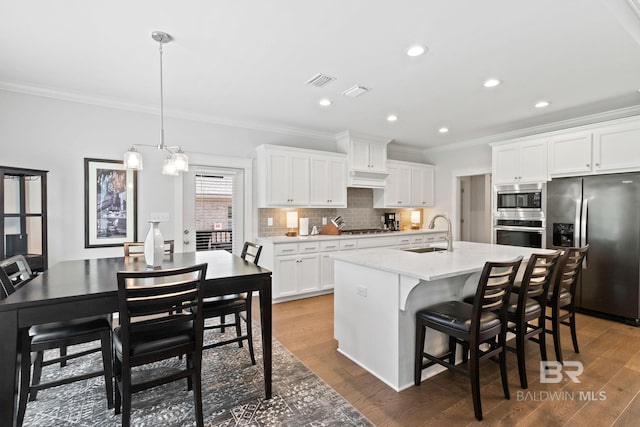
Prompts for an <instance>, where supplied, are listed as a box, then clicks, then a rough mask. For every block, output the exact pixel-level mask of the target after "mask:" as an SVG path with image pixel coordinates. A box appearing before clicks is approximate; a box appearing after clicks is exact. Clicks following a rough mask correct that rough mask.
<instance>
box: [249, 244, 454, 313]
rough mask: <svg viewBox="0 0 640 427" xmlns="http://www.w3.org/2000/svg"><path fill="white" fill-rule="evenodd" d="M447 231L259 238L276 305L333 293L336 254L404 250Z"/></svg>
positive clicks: (261, 259)
mask: <svg viewBox="0 0 640 427" xmlns="http://www.w3.org/2000/svg"><path fill="white" fill-rule="evenodd" d="M444 237H445V233H444V232H435V233H434V232H429V233H406V234H404V233H403V234H400V233H399V234H393V235H387V236H380V235H377V236H369V237H361V238H357V239H354V238H340V237H336V238H334V239H327V240H315V241H298V242H296V243H293V242H273V241H272V240H270V239H269V238H259V239H258V243H260V244H262V245H263V247H262V256H261V257H260V266H261V267H264V268H267V269H269V270H271V271H272V272H273V277H272V286H273V288H272V293H273V299H274V301H275V302H280V301H287V300H292V299H296V298H305V297H309V296H315V295H320V294H326V293H330V292H332V290H333V271H334V270H333V268H334V267H333V264H334V262H333V258H332V255H333V254H335V253H336V252H337V251H350V250H354V249H369V248H376V247H380V248H382V247H388V248H393V247H395V248H398V249H405V248H409V247H417V246H423V245H427V246H428V245H429V244H431V243H436V242H438V241H441V240H443V239H444Z"/></svg>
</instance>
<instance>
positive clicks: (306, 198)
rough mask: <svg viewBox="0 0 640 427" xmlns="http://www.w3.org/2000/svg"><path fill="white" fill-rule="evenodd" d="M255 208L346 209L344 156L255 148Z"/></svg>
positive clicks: (277, 148) (320, 152)
mask: <svg viewBox="0 0 640 427" xmlns="http://www.w3.org/2000/svg"><path fill="white" fill-rule="evenodd" d="M256 151H257V162H256V182H257V191H258V207H259V208H268V207H290V206H291V207H293V206H295V207H307V206H313V207H334V208H335V207H347V157H346V156H345V155H344V154H339V153H329V152H326V153H325V152H322V151H315V150H305V149H301V148H293V147H281V146H275V145H261V146H260V147H258V148H257V149H256Z"/></svg>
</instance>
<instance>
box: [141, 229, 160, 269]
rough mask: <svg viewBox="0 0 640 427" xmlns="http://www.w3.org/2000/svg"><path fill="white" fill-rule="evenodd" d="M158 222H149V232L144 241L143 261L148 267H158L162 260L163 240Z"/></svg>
mask: <svg viewBox="0 0 640 427" xmlns="http://www.w3.org/2000/svg"><path fill="white" fill-rule="evenodd" d="M159 224H160V222H159V221H149V232H148V233H147V237H145V239H144V260H145V261H146V263H147V266H148V267H160V266H161V265H162V258H164V238H163V237H162V233H160V228H159V227H158V225H159Z"/></svg>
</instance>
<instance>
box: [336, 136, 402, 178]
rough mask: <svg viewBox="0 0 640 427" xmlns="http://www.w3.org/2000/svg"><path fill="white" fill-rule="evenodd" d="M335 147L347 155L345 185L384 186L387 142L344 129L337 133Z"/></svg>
mask: <svg viewBox="0 0 640 427" xmlns="http://www.w3.org/2000/svg"><path fill="white" fill-rule="evenodd" d="M336 142H337V144H336V148H337V151H338V152H339V153H344V154H346V155H347V170H348V172H347V185H348V186H350V187H361V188H385V186H386V182H385V179H386V178H387V144H388V143H389V142H391V141H390V140H384V139H375V138H373V137H370V136H363V135H357V134H354V133H353V132H349V131H345V132H342V133H340V134H338V135H337V137H336Z"/></svg>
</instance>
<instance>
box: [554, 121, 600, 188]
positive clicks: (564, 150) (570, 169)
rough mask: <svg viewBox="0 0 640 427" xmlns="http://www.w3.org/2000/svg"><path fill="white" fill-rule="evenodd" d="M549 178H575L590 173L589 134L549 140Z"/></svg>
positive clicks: (591, 166) (583, 133) (555, 137)
mask: <svg viewBox="0 0 640 427" xmlns="http://www.w3.org/2000/svg"><path fill="white" fill-rule="evenodd" d="M548 149H549V176H550V177H552V178H553V177H556V176H576V175H585V174H589V173H591V171H592V170H593V161H592V160H591V133H590V132H574V133H569V134H566V135H559V136H554V137H552V138H550V139H549V147H548Z"/></svg>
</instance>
